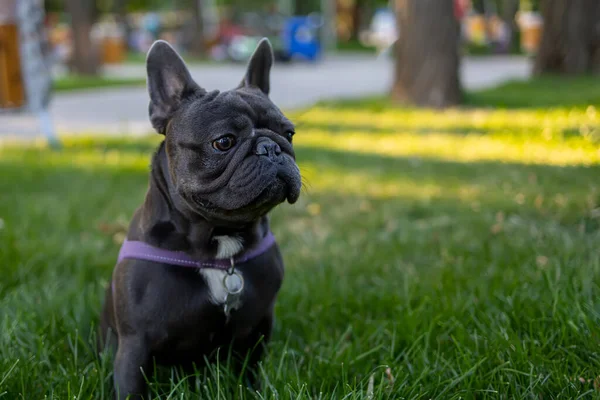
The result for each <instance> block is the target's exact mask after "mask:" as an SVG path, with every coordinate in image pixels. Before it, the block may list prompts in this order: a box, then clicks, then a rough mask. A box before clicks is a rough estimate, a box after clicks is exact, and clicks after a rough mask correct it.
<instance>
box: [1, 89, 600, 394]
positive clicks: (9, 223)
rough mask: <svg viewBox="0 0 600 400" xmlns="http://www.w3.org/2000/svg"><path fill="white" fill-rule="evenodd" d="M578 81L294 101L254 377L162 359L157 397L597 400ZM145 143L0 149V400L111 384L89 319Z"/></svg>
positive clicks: (596, 319) (590, 222)
mask: <svg viewBox="0 0 600 400" xmlns="http://www.w3.org/2000/svg"><path fill="white" fill-rule="evenodd" d="M587 82H588V84H587V85H578V82H575V81H573V82H571V85H569V84H563V85H560V84H559V83H557V85H559V86H558V87H559V89H557V90H546V89H544V86H545V85H546V84H547V81H544V80H542V81H538V82H534V83H533V84H516V83H512V84H509V85H506V86H504V87H503V88H501V89H494V90H492V91H487V92H483V93H475V94H471V95H469V99H470V100H469V101H470V106H469V107H467V108H462V109H455V110H448V111H443V112H442V111H426V110H415V109H402V108H393V107H391V106H390V105H389V104H387V103H386V102H385V101H382V100H380V99H373V100H368V101H363V102H362V103H357V102H340V103H335V104H323V105H319V106H316V107H314V108H311V109H308V110H305V111H303V112H297V113H295V114H292V115H291V116H292V117H293V119H294V120H295V122H296V123H297V125H298V128H297V135H296V139H295V140H296V148H297V158H298V160H299V163H300V166H301V171H302V173H303V175H304V178H305V181H306V188H305V191H304V193H303V195H302V197H301V199H300V200H299V202H298V203H297V204H296V205H293V206H290V205H282V206H281V207H280V208H278V209H277V210H276V211H275V212H274V213H273V216H272V224H273V230H274V232H275V234H276V236H277V238H278V241H279V243H280V246H281V248H282V251H283V254H284V258H285V260H286V267H287V272H286V280H285V283H284V287H283V288H282V291H281V294H280V297H279V301H278V304H277V325H276V329H275V333H274V338H273V341H272V343H271V345H270V351H269V355H268V357H267V358H266V359H265V360H264V362H263V364H262V375H263V381H264V387H263V391H262V392H261V393H260V394H257V393H252V392H250V391H249V390H247V389H245V388H242V387H239V386H238V385H236V384H235V377H231V376H229V374H228V373H227V370H226V368H224V367H223V366H211V367H210V368H208V369H201V370H200V371H199V373H198V374H197V376H196V377H195V379H181V376H180V374H179V373H178V371H177V370H172V371H171V370H161V371H160V374H161V375H162V377H161V379H156V378H155V377H149V379H150V381H151V383H152V385H151V389H152V391H153V393H154V394H156V395H162V397H161V398H170V399H175V398H177V399H187V398H192V399H193V398H204V399H216V398H222V399H230V398H234V397H235V398H249V399H255V398H256V399H272V398H280V399H292V398H293V399H305V398H313V399H317V398H318V399H343V398H344V399H366V398H377V399H379V398H384V399H385V398H394V399H396V398H407V399H414V398H423V399H430V398H441V399H458V398H467V399H475V398H476V399H481V398H504V399H515V398H532V399H540V398H543V399H549V398H565V399H573V398H579V397H582V398H594V397H596V398H600V391H598V390H600V378H597V377H598V376H599V375H600V287H599V285H598V283H599V280H598V277H599V273H600V251H599V250H598V245H599V243H600V128H599V127H600V123H599V121H600V115H599V114H600V84H599V83H598V82H597V81H593V80H587ZM515 85H520V86H519V89H518V90H517V89H515ZM594 85H595V86H594ZM582 87H584V89H585V90H583V89H582ZM517 92H520V93H521V96H522V98H518V96H515V93H517ZM578 93H579V94H581V96H583V97H582V99H583V100H582V99H580V96H579V95H578ZM590 93H596V95H595V96H596V97H594V96H593V95H590V96H589V97H586V96H587V95H588V94H590ZM535 94H537V95H535ZM561 101H562V102H561ZM585 101H588V103H585ZM498 104H504V105H505V106H507V107H510V109H501V108H497V107H495V105H498ZM519 106H520V107H521V108H518V107H519ZM547 106H551V108H544V107H547ZM159 140H160V138H159V136H158V135H153V136H151V137H148V138H142V139H98V138H89V139H72V140H65V146H64V148H63V149H62V150H61V151H52V150H48V149H46V148H44V147H43V146H37V147H36V146H32V147H28V148H23V147H14V146H13V147H4V148H2V147H0V175H1V176H2V179H0V192H1V193H2V196H0V265H1V266H2V278H0V399H11V400H12V399H27V400H29V399H42V398H48V399H67V398H68V399H73V398H76V399H90V398H108V396H109V393H110V387H111V384H110V381H111V365H110V362H111V358H110V355H106V354H105V355H104V356H103V357H96V355H95V352H94V340H95V334H94V330H95V326H96V324H97V319H98V314H99V312H100V308H101V301H102V295H103V291H104V288H105V287H106V285H107V284H108V281H109V278H110V273H111V269H112V267H113V264H114V262H115V259H116V255H117V252H118V248H119V243H120V242H121V240H122V239H123V235H124V230H125V226H126V224H127V222H128V219H129V218H130V216H131V214H132V212H133V210H134V209H135V208H136V207H137V205H138V204H139V203H140V202H141V201H142V199H143V197H144V194H145V190H146V185H147V176H148V164H149V157H150V154H151V153H152V151H153V148H154V147H155V146H156V144H157V143H158V141H159ZM192 393H194V394H193V395H192Z"/></svg>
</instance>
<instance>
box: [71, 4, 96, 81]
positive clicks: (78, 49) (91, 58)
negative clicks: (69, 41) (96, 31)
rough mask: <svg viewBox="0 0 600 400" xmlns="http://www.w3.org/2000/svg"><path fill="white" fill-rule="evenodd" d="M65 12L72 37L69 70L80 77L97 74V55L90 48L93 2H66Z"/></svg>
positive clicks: (93, 12)
mask: <svg viewBox="0 0 600 400" xmlns="http://www.w3.org/2000/svg"><path fill="white" fill-rule="evenodd" d="M65 5H66V11H67V12H68V13H69V15H70V18H71V29H72V37H73V57H72V61H71V69H72V71H73V72H75V73H77V74H80V75H96V74H97V73H98V64H99V59H98V54H97V53H96V51H95V48H94V46H92V38H91V32H92V25H93V23H94V14H95V11H96V10H95V8H96V7H95V2H94V1H93V0H66V1H65Z"/></svg>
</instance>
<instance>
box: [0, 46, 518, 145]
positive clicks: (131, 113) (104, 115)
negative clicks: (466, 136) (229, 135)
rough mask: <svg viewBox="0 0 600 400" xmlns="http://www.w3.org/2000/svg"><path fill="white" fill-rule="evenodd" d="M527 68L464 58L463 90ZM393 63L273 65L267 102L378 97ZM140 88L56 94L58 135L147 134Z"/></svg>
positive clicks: (202, 69) (231, 80) (214, 80)
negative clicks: (269, 100) (270, 91)
mask: <svg viewBox="0 0 600 400" xmlns="http://www.w3.org/2000/svg"><path fill="white" fill-rule="evenodd" d="M190 69H191V72H192V75H193V77H194V78H195V79H196V81H197V82H198V83H199V84H200V85H202V86H204V87H205V88H207V89H220V90H224V89H229V88H232V87H234V86H236V85H237V84H238V83H239V82H240V80H241V79H242V76H243V73H244V66H243V65H230V64H227V65H216V64H209V65H195V66H192V67H191V68H190ZM529 69H530V65H529V62H528V61H527V59H524V58H520V57H494V58H467V59H465V60H464V61H463V66H462V71H461V73H462V80H463V85H464V86H465V87H466V88H467V89H479V88H484V87H489V86H493V85H496V84H498V83H501V82H503V81H506V80H509V79H515V78H525V77H527V76H528V74H529ZM106 74H107V75H108V76H120V77H141V76H144V67H143V65H125V66H118V67H113V68H109V69H107V70H106ZM391 78H392V63H391V61H390V60H388V59H376V58H374V57H373V56H367V55H364V56H360V55H359V56H357V55H352V56H331V57H329V58H327V59H326V60H324V61H323V62H321V63H318V64H316V65H310V64H293V65H276V66H275V67H274V69H273V72H272V76H271V88H272V89H271V90H272V93H271V98H272V99H273V100H274V101H275V103H276V104H278V105H279V106H280V107H281V108H283V109H292V108H299V107H306V106H310V105H311V104H313V103H315V102H316V101H319V100H324V99H333V98H340V97H357V96H365V95H377V94H383V93H385V92H386V91H387V90H389V87H390V84H391ZM147 107H148V96H147V93H146V90H145V88H142V87H140V88H120V89H114V88H113V89H102V90H95V91H84V92H70V93H60V94H57V95H56V96H55V98H54V100H53V102H52V108H51V111H52V116H53V118H54V122H55V125H56V127H57V129H58V132H59V133H62V134H65V133H68V134H76V133H78V134H81V133H104V134H141V133H147V132H148V131H150V125H149V122H148V114H147V110H148V108H147ZM37 130H38V128H37V121H36V120H35V119H34V118H31V117H27V116H14V115H0V136H7V135H11V136H12V135H15V134H17V135H18V136H21V137H25V136H26V137H29V136H33V135H35V134H36V132H37Z"/></svg>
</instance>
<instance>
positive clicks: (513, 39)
mask: <svg viewBox="0 0 600 400" xmlns="http://www.w3.org/2000/svg"><path fill="white" fill-rule="evenodd" d="M518 11H519V0H503V3H502V20H503V21H504V23H505V24H506V29H507V30H508V37H507V38H506V40H507V44H508V50H509V51H511V50H516V49H518V47H519V41H518V39H519V26H518V25H517V20H516V17H517V12H518Z"/></svg>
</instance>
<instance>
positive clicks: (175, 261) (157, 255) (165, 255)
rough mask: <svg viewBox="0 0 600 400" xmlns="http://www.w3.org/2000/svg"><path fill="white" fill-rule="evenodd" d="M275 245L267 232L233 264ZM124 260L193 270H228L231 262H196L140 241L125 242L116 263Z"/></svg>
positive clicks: (186, 256)
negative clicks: (177, 266) (144, 261)
mask: <svg viewBox="0 0 600 400" xmlns="http://www.w3.org/2000/svg"><path fill="white" fill-rule="evenodd" d="M274 244H275V236H273V233H272V232H270V231H269V233H268V234H267V235H266V236H265V237H264V238H263V239H262V240H261V241H260V242H259V243H258V244H257V245H256V246H255V247H254V248H252V249H251V250H249V251H246V252H244V253H242V254H240V255H239V256H237V257H234V258H233V262H234V263H235V264H239V263H243V262H246V261H248V260H251V259H253V258H256V257H258V256H260V255H261V254H264V253H265V252H266V251H267V250H269V249H270V248H271V247H272V246H273V245H274ZM125 258H134V259H137V260H147V261H154V262H160V263H164V264H171V265H179V266H181V267H193V268H216V269H228V268H229V267H231V260H229V259H223V260H216V259H207V260H198V259H195V258H192V257H191V256H189V255H188V254H186V253H184V252H182V251H171V250H165V249H160V248H158V247H154V246H151V245H149V244H148V243H144V242H140V241H133V240H132V241H130V240H125V242H123V245H122V246H121V250H120V251H119V258H118V261H117V262H121V260H123V259H125Z"/></svg>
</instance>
